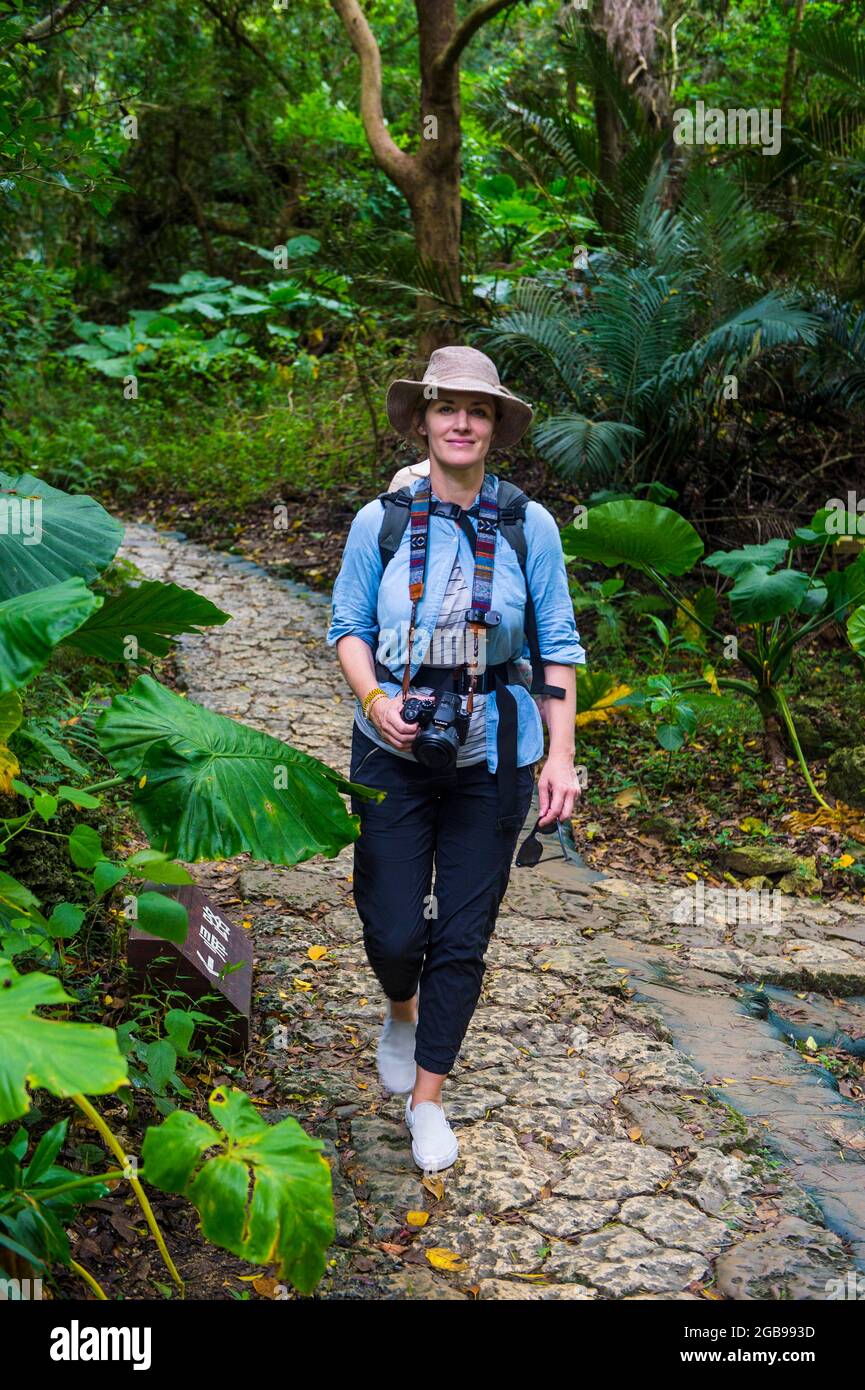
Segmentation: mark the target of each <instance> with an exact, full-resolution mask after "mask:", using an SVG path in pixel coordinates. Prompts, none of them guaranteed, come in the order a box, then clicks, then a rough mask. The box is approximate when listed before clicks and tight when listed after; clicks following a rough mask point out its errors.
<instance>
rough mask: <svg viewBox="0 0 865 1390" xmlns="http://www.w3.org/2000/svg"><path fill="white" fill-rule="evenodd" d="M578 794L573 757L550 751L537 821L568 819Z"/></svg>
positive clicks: (543, 769)
mask: <svg viewBox="0 0 865 1390" xmlns="http://www.w3.org/2000/svg"><path fill="white" fill-rule="evenodd" d="M382 703H384V702H383V701H382ZM579 795H580V782H579V778H578V776H577V769H576V768H575V766H574V760H573V758H572V757H571V756H569V755H567V754H564V753H551V754H550V756H549V757H548V758H547V761H546V762H545V763H544V766H543V768H542V770H541V775H540V778H539V779H538V811H539V816H538V820H539V823H540V824H541V825H549V823H550V821H554V820H569V819H570V817H571V815H572V814H573V810H574V802H575V801H576V800H577V799H578V797H579Z"/></svg>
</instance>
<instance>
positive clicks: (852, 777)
mask: <svg viewBox="0 0 865 1390" xmlns="http://www.w3.org/2000/svg"><path fill="white" fill-rule="evenodd" d="M826 790H827V791H828V792H829V793H830V795H831V796H834V797H835V799H836V800H837V801H843V802H844V804H845V806H856V807H858V808H861V809H865V743H860V744H857V745H856V746H855V747H854V748H839V749H838V751H837V752H835V753H833V754H832V756H831V758H830V759H829V761H828V763H827V764H826Z"/></svg>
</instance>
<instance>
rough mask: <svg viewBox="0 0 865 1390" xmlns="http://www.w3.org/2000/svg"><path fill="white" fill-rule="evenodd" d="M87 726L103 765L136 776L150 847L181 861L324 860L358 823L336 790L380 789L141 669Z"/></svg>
mask: <svg viewBox="0 0 865 1390" xmlns="http://www.w3.org/2000/svg"><path fill="white" fill-rule="evenodd" d="M96 732H97V737H98V739H99V745H100V747H101V749H102V752H103V753H104V754H105V756H106V757H107V759H108V761H109V762H110V763H111V765H112V767H114V768H116V769H117V771H118V772H123V773H127V774H129V775H132V776H135V777H137V778H138V779H139V786H138V788H137V789H136V791H135V795H134V797H133V801H132V809H133V811H134V812H135V814H136V815H137V817H138V819H139V821H140V822H141V825H142V826H143V828H144V829H145V831H146V832H147V835H148V838H149V840H150V843H151V845H152V846H153V847H154V848H155V849H159V850H164V851H165V853H166V854H168V855H170V857H171V858H173V859H181V860H183V861H185V862H186V863H194V862H195V861H197V860H200V859H231V858H233V856H234V855H236V854H240V853H243V852H244V851H245V852H247V853H249V854H251V855H252V857H253V858H254V859H261V860H265V861H266V862H268V863H271V864H297V863H299V862H300V861H301V860H303V859H310V858H312V856H313V855H316V854H324V855H327V856H328V857H332V856H333V855H335V854H338V853H339V851H340V850H341V849H342V848H343V846H344V845H347V844H350V843H351V841H352V840H355V839H356V838H357V836H358V834H359V830H360V827H359V824H358V818H357V817H356V816H351V815H349V814H348V812H347V811H346V807H345V804H344V803H343V801H342V800H341V797H340V795H339V793H340V792H345V793H349V794H351V793H354V794H355V795H356V796H359V797H363V798H365V799H369V800H377V801H381V800H382V797H383V796H384V793H383V792H380V791H377V790H376V789H375V788H371V787H364V786H362V785H361V784H357V783H354V782H349V781H347V780H346V779H345V778H344V777H342V776H340V774H339V773H337V772H334V770H333V769H332V768H330V767H328V766H327V765H326V764H325V763H322V762H319V760H318V758H313V757H311V756H310V755H309V754H307V753H301V752H300V751H299V750H298V749H297V748H292V747H291V746H290V744H287V743H282V742H280V740H279V739H276V738H273V737H272V736H271V735H270V734H265V733H262V732H260V731H259V730H258V729H250V728H247V727H246V725H244V724H238V723H236V722H235V720H233V719H228V718H226V717H225V716H224V715H221V714H214V713H213V712H212V711H211V710H208V709H204V708H203V707H202V706H201V705H196V704H193V703H192V701H190V700H184V699H182V698H181V697H180V696H179V695H175V694H174V693H173V691H170V690H167V689H166V688H165V686H162V685H160V684H159V683H158V681H155V680H153V678H152V677H151V676H140V677H139V679H138V680H137V681H136V682H135V685H134V686H133V687H132V689H131V690H130V691H129V692H128V693H127V694H126V695H121V696H118V697H117V698H116V699H115V700H114V701H113V703H112V705H111V706H110V708H109V709H107V710H106V711H105V713H104V714H102V715H100V717H99V719H98V721H97V724H96Z"/></svg>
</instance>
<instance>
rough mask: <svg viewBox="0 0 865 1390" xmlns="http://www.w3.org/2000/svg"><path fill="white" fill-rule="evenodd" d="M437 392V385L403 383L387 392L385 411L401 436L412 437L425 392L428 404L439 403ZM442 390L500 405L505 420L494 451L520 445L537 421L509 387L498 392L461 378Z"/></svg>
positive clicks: (494, 441)
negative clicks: (414, 415) (414, 421)
mask: <svg viewBox="0 0 865 1390" xmlns="http://www.w3.org/2000/svg"><path fill="white" fill-rule="evenodd" d="M435 390H436V386H435V384H434V383H432V382H429V381H407V380H405V379H400V380H399V381H392V382H391V384H390V386H389V387H388V391H387V398H386V401H385V408H386V410H387V418H388V419H389V420H390V422H391V424H392V425H393V427H394V429H395V430H396V431H397V432H398V433H399V434H401V435H404V436H405V437H406V438H409V437H410V436H411V432H412V416H413V414H414V410H415V407H416V406H417V405H418V404H419V403H420V402H421V401H422V400H423V398H424V392H425V391H426V392H428V393H429V395H428V397H427V399H428V400H435V396H434V394H433V392H434V391H435ZM438 390H440V391H442V392H443V393H446V392H448V391H473V392H475V394H476V395H478V396H484V397H486V398H487V399H488V400H491V401H495V402H496V404H497V405H498V406H499V408H500V409H501V412H502V418H501V420H499V421H498V422H497V424H496V428H495V431H494V433H493V437H492V447H493V448H494V449H507V448H509V447H510V446H511V445H512V444H516V443H517V441H518V440H520V439H521V438H522V436H523V435H524V434H525V432H526V430H527V429H528V427H529V425H530V424H531V423H532V419H533V418H534V413H535V412H534V411H533V410H532V407H531V406H530V405H528V404H527V402H526V401H521V400H520V398H519V396H514V395H513V394H512V393H511V392H510V391H508V389H507V387H506V386H503V387H501V389H500V390H499V391H495V390H492V389H491V388H490V384H489V382H488V381H479V380H477V379H476V378H472V377H460V378H459V380H457V381H447V382H441V383H440V384H439V386H438Z"/></svg>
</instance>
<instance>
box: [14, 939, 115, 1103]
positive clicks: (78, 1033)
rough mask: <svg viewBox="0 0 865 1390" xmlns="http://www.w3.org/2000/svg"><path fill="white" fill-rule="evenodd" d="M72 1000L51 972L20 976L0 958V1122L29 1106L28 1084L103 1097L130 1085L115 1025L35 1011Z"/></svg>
mask: <svg viewBox="0 0 865 1390" xmlns="http://www.w3.org/2000/svg"><path fill="white" fill-rule="evenodd" d="M73 1002H74V998H73V996H72V995H71V994H67V992H66V990H65V989H64V988H63V986H62V985H61V983H60V981H59V980H55V979H54V978H53V977H52V976H51V975H43V974H42V973H41V972H39V971H36V970H33V971H30V972H28V973H27V974H26V975H19V973H18V971H17V970H16V969H15V968H14V966H12V965H10V964H9V962H8V961H0V1124H8V1122H9V1121H10V1120H15V1119H17V1118H18V1116H19V1115H24V1114H26V1113H27V1111H28V1110H29V1109H30V1096H29V1093H28V1090H27V1087H28V1085H30V1086H42V1087H44V1089H45V1090H46V1091H48V1092H50V1094H51V1095H52V1096H74V1095H77V1094H78V1093H79V1092H80V1093H82V1094H83V1095H91V1096H104V1095H108V1094H109V1093H110V1092H112V1091H116V1090H118V1088H119V1087H121V1086H125V1085H127V1084H128V1075H127V1070H126V1062H125V1061H124V1059H123V1056H122V1054H121V1052H120V1049H119V1047H118V1046H117V1037H116V1035H115V1033H114V1030H113V1028H103V1027H102V1025H101V1024H98V1023H70V1022H68V1021H67V1020H66V1019H57V1018H41V1017H40V1016H39V1015H38V1014H37V1013H36V1012H35V1011H36V1009H37V1008H40V1007H41V1006H42V1005H43V1004H67V1003H73Z"/></svg>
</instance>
